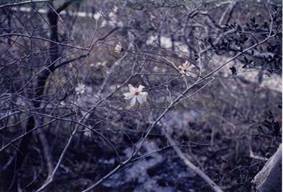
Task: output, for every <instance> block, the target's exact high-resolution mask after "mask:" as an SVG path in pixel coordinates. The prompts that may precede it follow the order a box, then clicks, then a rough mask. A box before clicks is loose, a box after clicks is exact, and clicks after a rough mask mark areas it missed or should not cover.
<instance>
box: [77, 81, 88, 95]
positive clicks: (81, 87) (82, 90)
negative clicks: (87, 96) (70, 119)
mask: <svg viewBox="0 0 283 192" xmlns="http://www.w3.org/2000/svg"><path fill="white" fill-rule="evenodd" d="M75 91H76V94H77V95H82V94H84V93H85V91H86V86H85V84H82V83H79V84H78V86H77V87H76V88H75Z"/></svg>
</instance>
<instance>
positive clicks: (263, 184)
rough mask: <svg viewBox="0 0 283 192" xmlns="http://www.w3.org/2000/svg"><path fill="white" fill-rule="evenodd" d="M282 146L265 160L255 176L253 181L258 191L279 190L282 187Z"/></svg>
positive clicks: (276, 191) (271, 191) (279, 191)
mask: <svg viewBox="0 0 283 192" xmlns="http://www.w3.org/2000/svg"><path fill="white" fill-rule="evenodd" d="M281 173H282V146H281V145H280V146H279V147H278V149H277V151H276V152H275V153H274V154H273V155H272V157H271V158H270V159H269V160H268V161H267V162H266V164H265V165H264V167H263V168H262V170H261V171H260V172H259V173H258V174H257V175H256V176H255V178H254V179H253V183H254V184H255V185H256V189H257V191H259V192H281V189H282V175H281Z"/></svg>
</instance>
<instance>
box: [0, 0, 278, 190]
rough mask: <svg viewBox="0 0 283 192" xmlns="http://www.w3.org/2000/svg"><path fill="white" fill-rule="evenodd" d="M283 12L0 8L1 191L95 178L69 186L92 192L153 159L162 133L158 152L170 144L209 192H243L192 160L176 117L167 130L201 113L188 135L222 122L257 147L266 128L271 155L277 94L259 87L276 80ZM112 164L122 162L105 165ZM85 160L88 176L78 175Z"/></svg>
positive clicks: (249, 7) (262, 4)
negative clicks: (152, 142) (153, 144)
mask: <svg viewBox="0 0 283 192" xmlns="http://www.w3.org/2000/svg"><path fill="white" fill-rule="evenodd" d="M281 9H282V4H281V1H240V0H239V1H237V0H235V1H189V0H169V1H165V0H164V1H163V0H157V1H151V0H148V1H146V0H144V1H135V0H126V1H104V0H98V1H95V2H94V1H91V0H89V1H78V0H65V1H63V0H62V1H54V2H53V1H47V0H46V1H45V0H38V1H36V0H34V2H33V3H31V2H30V1H21V2H20V1H19V2H6V3H1V4H0V55H1V60H0V126H1V127H0V141H1V148H0V172H1V174H0V176H1V177H0V190H2V191H9V190H10V191H17V190H18V191H21V190H23V191H44V190H46V191H49V190H58V191H60V189H59V188H57V189H56V186H58V185H60V182H62V181H63V182H66V183H68V182H69V181H72V180H79V179H80V180H81V179H85V180H87V181H88V182H87V183H85V182H83V181H81V182H79V181H78V183H77V184H74V185H75V186H76V187H77V188H76V189H74V188H73V189H71V190H73V191H91V190H95V189H96V187H99V186H100V185H101V184H102V183H103V182H104V181H106V180H107V179H108V178H110V177H111V176H112V175H113V174H115V173H116V172H119V171H120V170H121V169H124V168H125V167H127V166H129V165H131V164H134V163H136V161H138V160H139V159H142V158H145V157H147V156H150V153H149V154H147V153H145V152H144V149H143V147H144V145H145V143H146V142H148V140H149V139H150V138H153V139H156V140H158V139H160V137H162V139H160V141H159V142H160V143H159V144H160V146H163V147H164V148H166V149H167V148H173V149H174V150H175V151H176V152H177V154H178V156H179V157H180V158H181V159H182V160H183V161H184V163H185V164H186V165H187V166H189V167H190V168H191V169H192V170H193V171H195V172H196V173H197V174H198V175H199V176H200V177H201V178H202V179H204V181H206V183H207V184H208V186H210V188H211V189H212V190H214V191H222V189H223V188H224V187H223V185H226V186H228V189H230V190H234V191H236V190H237V189H234V188H233V185H234V184H233V183H230V184H228V183H227V181H225V179H219V178H217V176H216V178H215V177H214V176H215V175H214V173H213V172H212V173H209V172H210V171H209V172H208V173H207V172H206V171H202V170H201V169H199V168H198V166H195V165H194V164H192V163H191V161H189V158H187V157H186V155H184V151H186V150H184V151H181V150H180V148H179V147H178V146H180V145H181V143H182V142H183V141H182V140H184V142H188V140H190V139H188V138H189V136H184V135H186V134H188V133H187V132H186V131H184V130H180V131H178V132H176V131H175V132H174V129H173V128H174V126H176V124H178V121H179V120H178V118H179V117H180V116H177V117H176V122H175V123H173V124H171V127H169V126H167V125H169V124H170V122H171V121H169V120H168V121H167V120H166V119H168V118H169V119H170V117H173V116H172V114H173V115H174V113H171V112H172V111H180V113H182V111H183V110H185V109H190V110H196V111H201V110H202V111H206V112H207V113H206V114H209V115H204V113H203V112H199V113H197V114H198V116H197V117H196V119H198V121H202V123H203V122H206V123H205V124H196V125H191V126H190V128H189V129H192V130H194V129H195V128H194V126H196V127H199V128H198V129H202V127H203V130H207V129H208V128H209V129H210V128H211V127H214V126H220V127H222V128H223V129H222V128H221V130H222V133H223V134H224V135H225V134H228V135H229V137H230V136H231V137H232V136H233V135H234V134H236V133H240V132H242V133H243V134H244V133H245V134H246V133H247V132H245V131H247V129H251V131H250V132H249V133H250V135H248V136H247V137H245V138H244V140H246V139H248V140H249V141H250V142H249V144H248V145H250V146H251V148H252V147H253V145H254V143H253V142H252V140H253V139H255V140H257V139H258V138H253V136H252V135H253V134H258V132H256V133H254V132H253V131H254V130H255V129H258V128H259V127H260V129H263V130H265V129H266V128H265V126H268V127H269V128H268V131H271V132H272V133H271V136H270V138H268V139H267V144H266V145H267V147H266V146H263V147H262V148H261V153H262V155H263V156H265V155H267V156H270V154H268V153H269V150H270V151H274V150H275V149H276V148H275V146H276V145H277V144H278V139H279V137H280V128H279V127H280V125H279V120H278V119H277V117H279V115H278V114H280V110H281V109H280V106H279V105H280V104H279V103H280V102H281V100H280V97H279V96H280V94H277V93H276V94H273V93H270V90H266V89H262V88H258V85H259V84H260V83H261V82H262V81H263V80H264V79H266V78H268V77H269V76H271V75H272V74H277V75H280V74H281V70H282V65H281V62H282V57H281V51H282V50H281V46H282V44H281V38H282V32H281V31H282V28H281V27H282V26H281V22H282V12H281ZM85 13H87V14H85ZM216 58H224V59H223V60H215V59H216ZM242 70H257V72H258V76H257V82H249V81H248V80H247V79H245V78H244V77H242V76H239V77H238V76H237V75H238V73H239V71H242ZM223 71H224V72H223ZM129 84H130V85H132V88H131V86H129ZM138 87H140V89H133V88H138ZM219 87H221V88H219ZM141 88H143V89H141ZM129 89H130V90H129ZM125 93H126V94H125ZM127 94H128V95H127ZM261 95H262V97H261ZM278 95H279V96H278ZM138 96H139V97H138ZM127 97H128V98H127ZM259 103H260V105H259ZM215 111H217V112H215ZM168 114H171V116H169V117H168V116H167V115H168ZM189 118H194V115H191V116H190V117H189ZM200 119H201V120H200ZM219 119H221V120H219ZM218 120H219V121H218ZM180 121H181V120H180ZM188 121H189V120H188ZM219 122H220V123H219ZM223 122H225V125H223ZM258 122H260V123H258ZM171 123H172V122H171ZM227 126H228V127H229V128H226V127H227ZM270 126H272V128H271V129H270ZM166 127H167V128H166ZM252 127H254V129H252ZM212 132H214V131H212ZM216 132H217V133H218V134H221V131H219V132H218V131H217V130H216ZM192 133H193V132H192ZM196 133H197V131H196V132H194V134H196ZM156 134H157V135H161V136H160V137H159V136H158V137H156V138H155V136H154V135H156ZM199 134H203V135H202V136H203V137H204V138H203V139H205V138H206V137H205V136H204V133H201V132H200V133H199ZM190 136H192V135H190ZM202 136H195V137H202ZM186 137H188V138H186ZM215 137H216V138H215ZM215 137H213V139H212V140H211V142H212V143H213V142H215V143H217V142H218V141H217V137H218V136H217V134H216V136H215ZM219 137H221V136H219ZM164 138H165V140H166V142H161V141H164ZM223 139H224V138H223ZM214 140H216V141H214ZM176 142H177V143H176ZM229 142H230V140H229ZM269 142H272V143H273V144H272V147H270V148H269V147H268V145H269ZM161 143H162V144H161ZM231 143H236V145H237V146H238V147H240V146H239V145H241V144H240V143H238V140H237V139H236V138H233V139H231ZM246 144H247V143H245V145H243V146H247V145H246ZM221 145H222V144H221ZM174 146H176V147H174ZM210 147H212V148H213V145H212V146H210ZM254 147H256V146H254ZM126 148H130V149H131V152H130V154H129V155H128V156H127V155H124V154H123V151H124V150H125V149H126ZM240 148H241V147H240ZM161 149H163V148H162V147H160V151H162V150H161ZM237 149H238V148H237ZM193 150H194V149H193ZM202 150H205V149H202ZM211 150H213V149H211ZM242 150H245V149H239V151H240V152H241V151H242ZM153 152H154V151H153ZM157 152H158V151H156V153H157ZM237 152H238V151H237ZM265 152H268V153H265ZM186 153H189V152H188V151H186ZM196 153H198V152H196ZM202 155H203V154H202ZM103 156H104V157H103ZM105 156H108V157H109V158H110V157H112V158H113V159H115V161H114V162H113V164H112V165H111V167H110V168H109V167H108V168H105V169H103V168H101V167H100V163H99V159H100V158H102V157H103V158H105ZM215 158H216V157H215ZM190 160H192V159H190ZM86 161H87V162H88V163H89V164H90V165H92V168H90V169H91V171H90V172H87V171H84V172H82V169H83V168H81V167H83V166H85V165H81V163H82V164H84V163H83V162H86ZM80 162H81V163H80ZM196 162H198V161H196ZM84 169H85V168H84ZM98 170H99V171H98ZM96 171H97V173H95V172H96ZM79 172H82V173H81V174H80V173H79ZM218 174H220V173H218ZM208 175H209V176H208ZM216 175H217V174H216ZM222 180H223V181H222ZM214 182H216V183H218V184H219V186H220V187H219V186H218V185H216V184H215V183H214ZM221 182H222V183H221ZM245 182H246V180H245ZM229 185H231V186H230V187H231V188H229ZM221 188H222V189H221ZM223 190H224V189H223ZM245 190H247V191H249V190H250V186H249V187H248V189H247V188H245ZM224 191H225V190H224Z"/></svg>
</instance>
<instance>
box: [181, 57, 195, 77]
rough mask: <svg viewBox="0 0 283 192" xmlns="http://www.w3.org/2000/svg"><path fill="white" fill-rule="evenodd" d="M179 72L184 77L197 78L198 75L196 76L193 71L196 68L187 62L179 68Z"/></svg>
mask: <svg viewBox="0 0 283 192" xmlns="http://www.w3.org/2000/svg"><path fill="white" fill-rule="evenodd" d="M178 69H179V72H180V73H181V74H182V75H183V76H192V77H195V76H196V74H194V73H193V72H192V71H193V69H194V66H193V65H192V64H190V63H189V61H186V62H185V63H183V64H182V65H180V66H179V67H178Z"/></svg>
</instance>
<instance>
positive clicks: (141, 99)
mask: <svg viewBox="0 0 283 192" xmlns="http://www.w3.org/2000/svg"><path fill="white" fill-rule="evenodd" d="M147 95H148V93H147V92H141V93H140V94H139V95H138V96H137V100H138V102H139V103H140V104H143V103H144V102H146V100H147Z"/></svg>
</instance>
